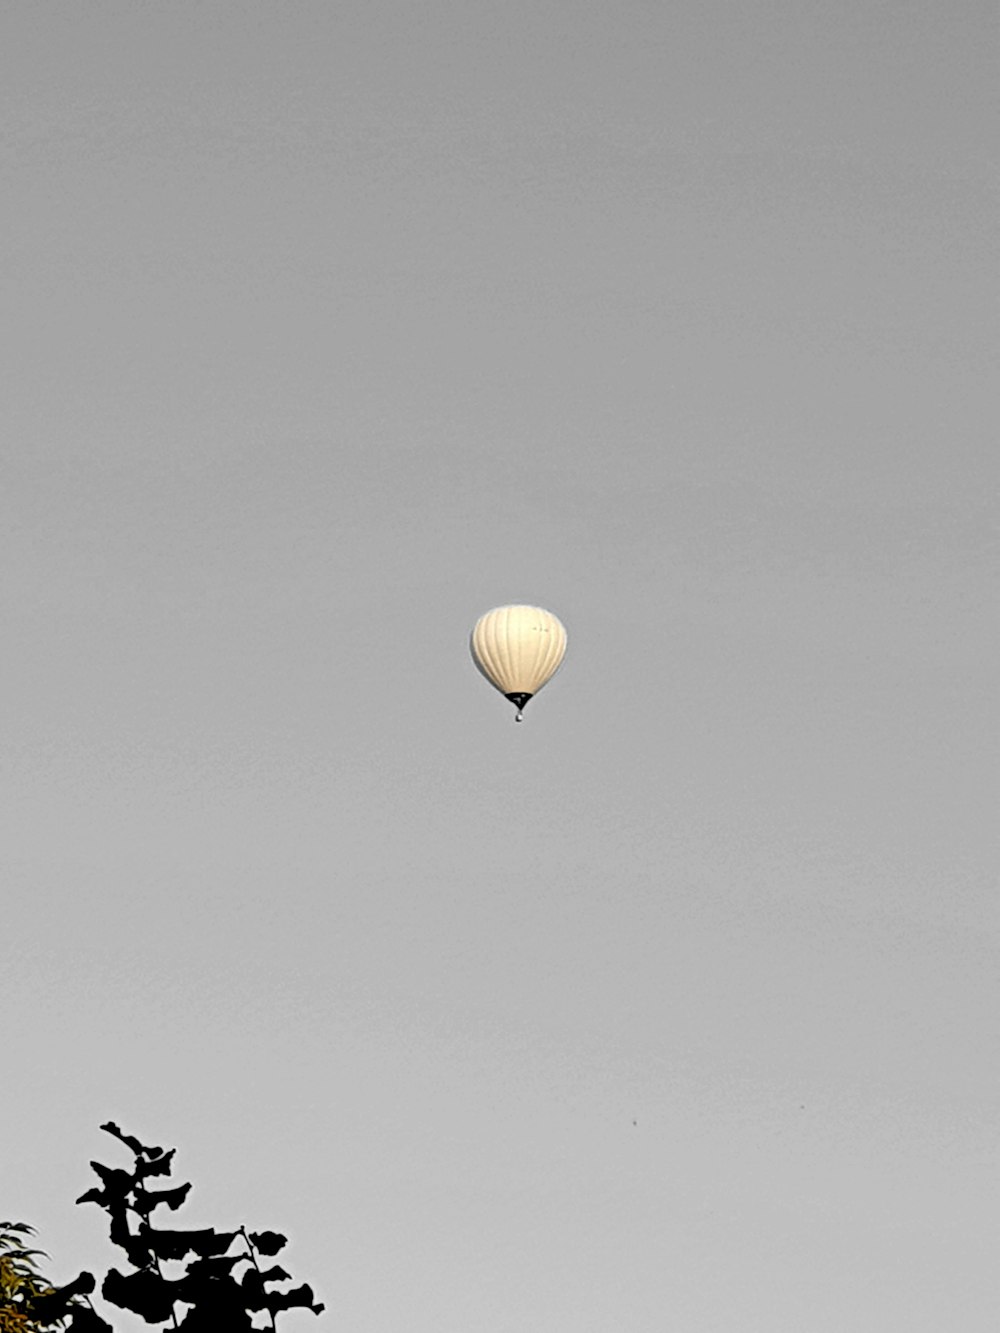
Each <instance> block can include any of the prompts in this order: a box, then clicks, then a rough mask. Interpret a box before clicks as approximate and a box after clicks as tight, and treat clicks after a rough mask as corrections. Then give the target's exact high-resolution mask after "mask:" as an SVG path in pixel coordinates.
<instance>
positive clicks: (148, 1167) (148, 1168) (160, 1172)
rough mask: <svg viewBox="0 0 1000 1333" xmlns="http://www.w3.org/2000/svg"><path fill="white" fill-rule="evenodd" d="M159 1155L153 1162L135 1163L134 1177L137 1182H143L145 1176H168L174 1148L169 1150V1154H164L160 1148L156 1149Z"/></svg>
mask: <svg viewBox="0 0 1000 1333" xmlns="http://www.w3.org/2000/svg"><path fill="white" fill-rule="evenodd" d="M156 1151H157V1153H158V1154H159V1155H158V1156H157V1157H156V1158H155V1159H154V1160H152V1161H146V1160H143V1161H141V1162H136V1164H135V1175H136V1179H137V1180H145V1179H146V1177H147V1176H169V1175H170V1171H171V1167H172V1164H173V1160H174V1153H175V1152H176V1151H177V1149H176V1148H171V1149H170V1151H169V1152H164V1151H163V1149H162V1148H157V1150H156Z"/></svg>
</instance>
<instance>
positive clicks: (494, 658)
mask: <svg viewBox="0 0 1000 1333" xmlns="http://www.w3.org/2000/svg"><path fill="white" fill-rule="evenodd" d="M471 647H472V657H473V660H474V661H475V663H476V666H477V667H478V668H479V670H480V671H481V672H482V673H483V675H484V676H485V677H486V679H487V680H488V681H489V682H490V684H491V685H493V686H495V687H496V688H497V689H498V690H499V691H500V693H501V694H502V695H504V696H505V697H506V698H508V699H509V700H510V701H511V703H512V704H513V705H514V707H515V708H516V709H517V721H518V722H520V720H521V715H522V713H523V711H524V706H525V704H526V703H527V702H528V700H529V699H530V698H531V697H532V696H533V695H535V694H537V693H538V691H539V690H540V689H541V688H542V686H543V685H544V684H545V682H546V681H548V680H551V679H552V677H553V676H554V675H555V673H556V672H557V671H558V670H559V666H560V664H561V662H562V660H563V655H564V654H565V652H566V631H565V629H564V628H563V626H562V625H561V624H560V622H559V621H558V620H557V619H556V617H555V616H554V615H553V614H552V612H551V611H545V610H543V609H542V607H540V606H498V607H496V608H495V609H494V610H492V611H487V612H486V614H485V615H484V616H480V617H479V619H478V620H477V621H476V627H475V629H474V630H473V631H472V644H471Z"/></svg>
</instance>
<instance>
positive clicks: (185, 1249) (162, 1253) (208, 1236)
mask: <svg viewBox="0 0 1000 1333" xmlns="http://www.w3.org/2000/svg"><path fill="white" fill-rule="evenodd" d="M148 1237H149V1248H150V1250H151V1251H152V1252H153V1254H155V1255H156V1256H157V1258H159V1259H183V1258H184V1256H185V1255H186V1254H197V1255H200V1256H201V1257H202V1258H203V1259H207V1258H208V1257H209V1256H210V1255H214V1254H225V1252H226V1251H227V1250H228V1249H229V1247H230V1245H232V1243H233V1241H234V1240H235V1238H236V1232H235V1231H213V1230H212V1229H211V1228H206V1229H205V1230H202V1231H167V1230H166V1229H162V1230H154V1229H153V1228H152V1227H150V1229H149V1232H148Z"/></svg>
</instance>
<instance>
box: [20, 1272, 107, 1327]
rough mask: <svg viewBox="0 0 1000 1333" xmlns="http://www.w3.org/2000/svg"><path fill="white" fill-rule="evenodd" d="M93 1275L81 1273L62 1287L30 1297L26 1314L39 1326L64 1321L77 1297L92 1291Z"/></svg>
mask: <svg viewBox="0 0 1000 1333" xmlns="http://www.w3.org/2000/svg"><path fill="white" fill-rule="evenodd" d="M96 1285H97V1284H96V1283H95V1282H94V1275H93V1273H81V1274H80V1275H79V1277H75V1278H74V1279H73V1281H72V1282H67V1283H66V1285H65V1286H64V1287H58V1288H56V1289H55V1290H53V1291H47V1292H45V1293H44V1294H42V1295H38V1296H32V1297H31V1298H30V1299H29V1300H28V1302H27V1309H28V1313H29V1314H30V1315H31V1317H32V1319H35V1320H37V1321H38V1322H39V1323H40V1324H54V1323H57V1322H58V1321H59V1320H60V1319H65V1318H66V1317H67V1315H68V1314H69V1311H70V1307H71V1306H72V1304H73V1303H74V1301H75V1299H76V1297H77V1296H86V1295H89V1294H90V1292H92V1291H93V1290H94V1287H95V1286H96Z"/></svg>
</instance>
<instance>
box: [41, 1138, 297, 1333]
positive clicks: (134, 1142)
mask: <svg viewBox="0 0 1000 1333" xmlns="http://www.w3.org/2000/svg"><path fill="white" fill-rule="evenodd" d="M101 1128H102V1129H103V1130H104V1131H105V1132H106V1133H108V1134H111V1135H112V1136H113V1137H114V1138H116V1139H118V1141H119V1142H120V1143H122V1144H123V1145H124V1146H125V1147H126V1148H127V1149H128V1150H129V1151H130V1152H131V1153H132V1155H133V1158H134V1162H133V1167H132V1170H131V1171H126V1170H122V1169H121V1168H118V1167H107V1166H104V1165H103V1164H102V1163H101V1162H91V1166H92V1167H93V1168H94V1171H95V1172H96V1174H97V1176H98V1179H99V1180H100V1185H98V1186H95V1187H94V1188H93V1189H90V1190H88V1191H87V1192H86V1194H83V1195H81V1196H80V1198H79V1199H78V1200H77V1202H78V1203H96V1204H97V1205H98V1207H100V1208H103V1209H104V1211H105V1212H106V1213H107V1214H108V1217H109V1218H110V1224H111V1225H110V1234H111V1240H112V1242H113V1243H114V1244H115V1245H117V1246H118V1247H119V1248H120V1249H122V1250H124V1252H125V1255H126V1257H127V1258H128V1261H129V1264H130V1265H131V1268H132V1271H131V1272H128V1273H120V1272H119V1271H118V1270H117V1269H114V1268H113V1269H111V1271H110V1272H109V1273H108V1275H107V1277H106V1278H105V1279H104V1283H103V1286H102V1287H101V1293H102V1295H103V1296H104V1298H105V1299H106V1300H108V1301H110V1302H111V1303H112V1305H117V1306H118V1307H119V1308H120V1309H123V1310H131V1311H132V1312H133V1313H134V1314H137V1315H139V1317H140V1318H141V1319H143V1320H144V1321H145V1322H146V1323H147V1324H170V1325H171V1326H172V1327H173V1328H174V1329H177V1330H183V1331H184V1333H209V1331H211V1333H222V1331H223V1330H225V1333H252V1331H253V1330H254V1329H262V1328H270V1329H275V1330H276V1329H277V1323H276V1319H277V1316H278V1315H279V1314H280V1313H281V1311H283V1310H291V1309H306V1310H312V1311H313V1313H315V1314H319V1313H320V1312H321V1311H322V1309H323V1306H322V1305H321V1304H318V1303H317V1302H316V1300H315V1298H314V1296H313V1292H312V1288H311V1287H309V1286H307V1285H303V1286H299V1287H293V1288H291V1289H285V1290H281V1289H280V1288H276V1286H275V1284H277V1283H283V1282H288V1281H289V1280H290V1278H289V1274H288V1273H286V1272H285V1270H284V1269H283V1268H280V1267H278V1266H277V1265H275V1266H272V1267H270V1268H267V1269H262V1268H261V1266H260V1264H259V1263H258V1256H263V1257H267V1258H270V1257H272V1256H273V1255H275V1254H277V1253H278V1252H279V1250H281V1249H282V1248H283V1247H284V1246H285V1244H286V1240H285V1237H284V1236H280V1235H278V1234H277V1232H274V1231H254V1232H248V1231H247V1230H246V1228H245V1227H240V1228H239V1229H238V1230H237V1231H215V1230H213V1229H202V1230H188V1231H181V1230H170V1229H167V1228H157V1227H156V1226H154V1224H153V1222H152V1221H151V1220H150V1219H151V1217H152V1214H153V1213H154V1211H155V1210H156V1209H157V1208H158V1207H159V1206H160V1205H161V1204H164V1205H166V1207H167V1208H168V1209H171V1210H176V1209H177V1208H179V1207H180V1206H181V1204H182V1203H183V1202H184V1200H185V1199H186V1197H187V1194H188V1191H189V1190H190V1188H191V1186H190V1185H178V1186H176V1187H174V1188H171V1189H149V1188H147V1186H146V1181H147V1180H148V1179H149V1178H150V1177H152V1176H169V1175H170V1171H171V1167H172V1165H173V1157H174V1149H173V1148H171V1149H170V1150H169V1152H168V1151H165V1150H164V1149H163V1148H157V1147H150V1146H147V1145H145V1144H142V1143H140V1142H139V1140H138V1139H137V1138H135V1137H134V1136H133V1135H131V1134H125V1133H123V1132H122V1131H121V1130H120V1129H119V1128H118V1126H117V1125H115V1124H111V1123H109V1124H107V1125H102V1126H101ZM234 1245H239V1247H240V1248H239V1249H238V1250H237V1251H236V1253H234V1254H230V1253H229V1250H230V1249H231V1248H232V1247H233V1246H234ZM189 1255H193V1256H194V1258H192V1259H190V1261H189V1262H188V1263H187V1265H186V1267H185V1268H184V1270H183V1271H182V1272H180V1273H179V1274H176V1275H174V1276H171V1275H169V1274H168V1273H165V1272H164V1269H163V1264H164V1263H168V1264H179V1263H181V1262H182V1261H184V1260H186V1259H188V1256H189ZM86 1280H89V1284H90V1285H89V1286H87V1285H86ZM81 1282H82V1283H83V1285H79V1284H80V1283H81ZM93 1287H94V1280H93V1278H92V1277H90V1275H89V1274H82V1275H81V1277H80V1278H78V1279H77V1282H76V1283H72V1284H70V1287H69V1288H63V1289H62V1291H59V1292H53V1293H52V1294H51V1296H50V1297H49V1296H47V1297H44V1298H40V1299H45V1300H53V1301H55V1300H56V1298H63V1297H66V1298H67V1299H66V1300H64V1303H63V1305H62V1306H58V1307H57V1306H56V1305H53V1307H52V1308H53V1310H55V1309H56V1308H58V1309H59V1310H60V1311H61V1313H59V1314H55V1315H54V1316H53V1315H51V1314H50V1315H49V1318H50V1319H51V1318H53V1317H55V1318H57V1319H58V1318H66V1317H69V1315H70V1313H71V1314H72V1322H71V1323H70V1324H69V1326H68V1329H67V1333H105V1331H106V1333H112V1330H111V1329H110V1328H109V1326H108V1325H107V1324H106V1323H104V1321H103V1320H102V1319H100V1318H99V1316H97V1315H96V1314H94V1312H93V1310H92V1309H90V1308H89V1306H87V1307H83V1306H78V1305H74V1304H73V1302H74V1298H75V1297H76V1296H78V1295H80V1294H82V1293H84V1292H86V1291H91V1290H93ZM71 1307H72V1309H71ZM255 1318H257V1319H262V1320H263V1321H264V1322H263V1323H260V1322H255ZM88 1320H89V1321H90V1322H88ZM94 1321H96V1322H94Z"/></svg>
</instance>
